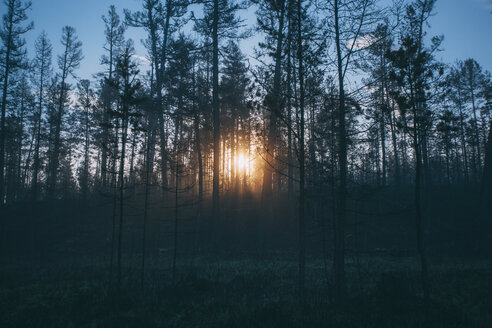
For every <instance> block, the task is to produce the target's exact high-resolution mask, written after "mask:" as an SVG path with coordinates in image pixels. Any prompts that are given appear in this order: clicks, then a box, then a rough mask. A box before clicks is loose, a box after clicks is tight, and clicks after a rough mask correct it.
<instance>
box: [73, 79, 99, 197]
mask: <svg viewBox="0 0 492 328" xmlns="http://www.w3.org/2000/svg"><path fill="white" fill-rule="evenodd" d="M77 97H78V107H79V108H78V109H79V112H78V113H77V114H78V115H77V116H78V124H79V127H80V132H81V133H80V135H81V136H82V143H83V160H82V164H81V169H80V175H79V184H80V188H81V192H82V197H83V199H86V198H87V195H88V192H89V180H90V174H89V166H90V146H91V144H92V130H93V128H92V124H91V123H92V122H93V121H94V104H93V102H94V98H95V95H94V90H93V89H92V88H91V83H90V81H89V80H81V81H80V82H79V83H78V84H77Z"/></svg>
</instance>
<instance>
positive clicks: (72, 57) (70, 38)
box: [48, 26, 83, 197]
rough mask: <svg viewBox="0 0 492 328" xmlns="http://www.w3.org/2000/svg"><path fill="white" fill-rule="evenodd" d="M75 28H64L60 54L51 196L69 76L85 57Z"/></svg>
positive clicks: (51, 161) (68, 88)
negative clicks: (62, 48) (61, 52)
mask: <svg viewBox="0 0 492 328" xmlns="http://www.w3.org/2000/svg"><path fill="white" fill-rule="evenodd" d="M75 33H76V32H75V28H73V27H71V26H65V27H63V30H62V39H61V44H62V46H63V47H64V51H63V54H61V55H58V68H59V69H60V73H59V78H60V87H59V96H58V104H57V112H56V118H55V122H54V124H55V126H54V135H53V139H54V140H53V151H52V153H51V154H50V156H51V157H50V172H49V176H48V177H49V179H48V192H49V194H50V196H51V197H54V196H55V193H56V183H57V174H58V166H59V160H60V147H61V142H62V140H61V128H62V118H63V114H64V111H65V105H66V103H67V100H68V91H69V90H70V86H69V85H68V84H67V82H66V81H67V78H68V77H70V76H73V77H75V75H74V72H75V70H76V69H77V68H78V67H79V65H80V62H81V61H82V59H83V55H82V49H81V48H82V42H80V41H79V40H78V38H77V36H76V34H75Z"/></svg>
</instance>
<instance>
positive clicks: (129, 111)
mask: <svg viewBox="0 0 492 328" xmlns="http://www.w3.org/2000/svg"><path fill="white" fill-rule="evenodd" d="M134 53H135V50H134V47H133V41H132V40H128V41H127V42H126V44H125V46H124V48H123V49H122V52H121V54H120V55H119V56H118V58H117V61H116V71H115V74H116V76H115V80H114V81H113V83H114V88H115V89H116V90H117V93H118V102H119V106H118V109H117V110H116V111H114V115H115V116H116V118H117V119H118V120H119V121H120V126H121V139H120V143H121V153H120V156H119V158H120V166H119V172H118V184H119V188H118V189H119V205H120V208H119V227H118V264H117V265H118V288H120V287H121V254H122V244H123V240H122V238H123V215H124V211H123V209H124V199H123V197H124V190H125V179H124V174H125V160H126V144H127V137H128V124H129V121H130V118H131V117H132V116H135V115H137V113H136V107H135V105H136V104H137V103H138V102H139V99H140V97H139V95H138V91H139V90H140V88H141V82H140V80H139V79H138V73H139V70H138V68H137V64H136V63H135V62H134V60H133V55H134Z"/></svg>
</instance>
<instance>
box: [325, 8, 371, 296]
mask: <svg viewBox="0 0 492 328" xmlns="http://www.w3.org/2000/svg"><path fill="white" fill-rule="evenodd" d="M324 10H327V11H328V12H329V17H332V18H331V19H332V20H331V21H329V22H327V24H326V25H327V26H330V29H331V28H332V30H330V31H329V33H330V35H331V36H332V38H333V40H334V53H335V58H336V59H335V66H336V78H337V81H338V93H339V94H338V98H339V99H338V114H337V115H338V118H337V124H338V149H337V153H338V167H339V168H338V169H339V176H338V186H337V199H338V201H337V215H336V219H335V225H334V228H335V232H334V233H335V249H334V257H333V265H334V277H335V281H334V283H335V300H336V301H337V302H340V301H342V300H343V298H344V294H345V289H346V286H345V285H346V283H345V223H346V218H347V211H346V210H347V171H348V162H347V143H348V140H347V129H346V115H347V106H346V98H347V97H346V94H345V92H346V90H345V83H346V79H347V77H346V75H347V72H348V71H350V70H351V69H352V66H355V65H354V62H355V61H354V58H355V57H356V56H357V55H359V54H361V53H362V50H364V49H365V48H367V47H368V46H370V44H371V41H370V40H367V39H366V36H367V35H369V34H370V32H371V31H372V30H373V26H374V25H375V23H376V22H377V20H378V19H379V18H380V16H379V13H378V11H377V10H376V8H375V1H374V0H362V1H352V0H333V1H327V2H324Z"/></svg>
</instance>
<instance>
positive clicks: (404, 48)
mask: <svg viewBox="0 0 492 328" xmlns="http://www.w3.org/2000/svg"><path fill="white" fill-rule="evenodd" d="M434 4H435V0H417V1H415V2H413V3H411V4H409V5H408V6H407V7H406V15H405V24H404V28H405V32H403V33H402V35H401V36H400V38H401V40H400V43H401V44H400V48H399V49H398V50H395V51H392V52H390V53H389V54H388V57H389V60H390V61H391V64H392V66H393V70H392V72H391V73H390V74H391V79H392V80H394V81H395V82H396V84H397V85H398V88H399V90H398V94H397V95H396V97H397V102H398V105H399V107H400V109H401V110H402V111H403V112H406V111H409V112H410V113H411V115H412V121H413V122H408V121H406V122H405V125H406V126H405V128H406V129H407V131H408V133H409V134H410V135H411V137H412V146H413V150H414V154H415V199H414V201H415V227H416V234H417V250H418V253H419V257H420V266H421V280H422V290H423V293H424V298H425V299H426V300H428V299H429V297H430V286H429V277H428V275H429V273H428V260H427V252H426V248H425V241H424V227H423V211H422V182H423V179H424V175H423V174H422V173H423V172H422V171H423V170H422V169H424V171H425V154H426V152H427V148H426V140H427V131H428V126H429V123H428V119H429V115H430V113H429V110H428V107H427V106H428V102H429V99H430V93H429V92H428V90H430V85H431V83H432V82H433V80H434V77H435V75H436V73H437V72H439V73H440V74H442V68H440V67H439V65H438V64H437V63H436V62H435V61H434V59H433V52H434V51H435V50H436V49H438V47H439V45H440V44H441V41H442V37H434V38H432V45H431V47H430V48H428V49H427V48H425V46H424V36H425V31H424V24H425V23H426V22H427V20H428V19H429V17H430V16H431V15H432V10H433V8H434ZM440 74H439V75H440ZM410 123H413V124H412V125H411V126H410ZM425 176H426V180H428V174H425Z"/></svg>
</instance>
